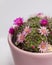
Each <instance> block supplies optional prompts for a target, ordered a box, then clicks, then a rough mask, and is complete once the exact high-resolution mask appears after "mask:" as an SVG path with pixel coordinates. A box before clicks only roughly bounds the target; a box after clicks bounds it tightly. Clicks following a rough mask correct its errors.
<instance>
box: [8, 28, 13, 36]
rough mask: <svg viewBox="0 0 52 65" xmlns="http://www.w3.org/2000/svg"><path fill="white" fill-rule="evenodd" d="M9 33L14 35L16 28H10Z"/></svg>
mask: <svg viewBox="0 0 52 65" xmlns="http://www.w3.org/2000/svg"><path fill="white" fill-rule="evenodd" d="M9 33H10V34H12V35H13V34H14V28H12V27H11V28H10V29H9Z"/></svg>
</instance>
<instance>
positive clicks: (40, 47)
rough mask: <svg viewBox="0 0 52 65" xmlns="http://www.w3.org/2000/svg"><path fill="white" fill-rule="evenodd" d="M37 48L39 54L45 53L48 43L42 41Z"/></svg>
mask: <svg viewBox="0 0 52 65" xmlns="http://www.w3.org/2000/svg"><path fill="white" fill-rule="evenodd" d="M38 48H39V51H41V52H47V50H48V43H47V42H44V41H42V42H41V44H40V45H39V47H38Z"/></svg>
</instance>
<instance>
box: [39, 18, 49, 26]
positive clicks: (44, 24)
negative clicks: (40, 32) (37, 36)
mask: <svg viewBox="0 0 52 65" xmlns="http://www.w3.org/2000/svg"><path fill="white" fill-rule="evenodd" d="M47 24H48V20H46V19H42V20H41V21H40V25H42V26H46V25H47Z"/></svg>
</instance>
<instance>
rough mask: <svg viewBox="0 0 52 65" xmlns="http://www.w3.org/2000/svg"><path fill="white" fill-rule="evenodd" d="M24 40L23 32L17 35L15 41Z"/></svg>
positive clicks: (20, 41)
mask: <svg viewBox="0 0 52 65" xmlns="http://www.w3.org/2000/svg"><path fill="white" fill-rule="evenodd" d="M24 40H25V36H24V35H23V34H21V33H20V34H19V35H18V37H17V42H19V43H23V41H24Z"/></svg>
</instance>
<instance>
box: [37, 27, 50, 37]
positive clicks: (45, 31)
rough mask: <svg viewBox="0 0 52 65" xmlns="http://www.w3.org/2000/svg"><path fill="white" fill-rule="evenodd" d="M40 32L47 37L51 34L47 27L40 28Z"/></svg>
mask: <svg viewBox="0 0 52 65" xmlns="http://www.w3.org/2000/svg"><path fill="white" fill-rule="evenodd" d="M38 30H39V33H41V35H44V36H46V35H48V33H49V30H48V29H46V27H44V26H43V27H40V29H38Z"/></svg>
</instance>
